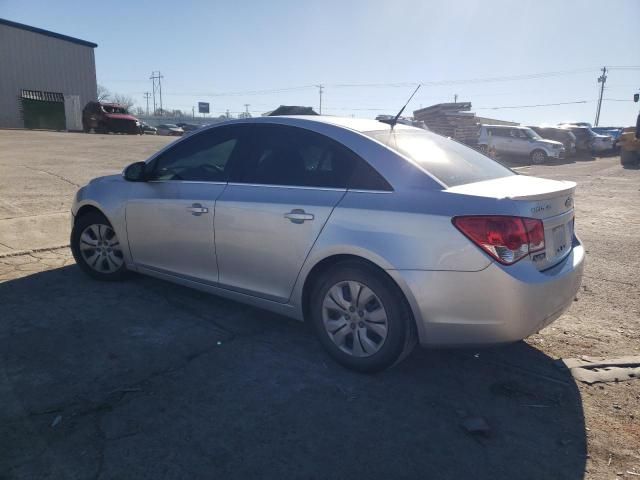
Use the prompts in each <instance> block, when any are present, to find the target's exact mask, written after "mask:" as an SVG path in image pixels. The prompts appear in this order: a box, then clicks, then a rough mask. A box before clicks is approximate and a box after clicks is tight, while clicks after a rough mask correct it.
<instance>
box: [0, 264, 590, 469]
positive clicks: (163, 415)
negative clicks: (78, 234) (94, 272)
mask: <svg viewBox="0 0 640 480" xmlns="http://www.w3.org/2000/svg"><path fill="white" fill-rule="evenodd" d="M461 301H462V299H461ZM0 319H1V321H0V342H1V343H0V352H2V357H1V359H2V360H1V364H0V367H1V368H0V425H2V426H1V427H0V452H1V453H0V472H3V473H4V474H6V475H7V477H8V478H43V477H47V478H64V479H72V478H79V479H80V478H82V479H84V478H102V479H109V478H136V479H141V478H150V479H155V480H157V479H164V478H189V479H198V478H207V479H211V478H225V479H227V478H242V479H247V478H261V479H263V478H274V479H276V478H277V479H282V478H317V479H325V478H381V479H390V478H393V479H395V478H420V479H429V478H438V479H446V478H451V479H463V478H464V479H467V478H474V479H498V478H504V479H514V478H517V479H525V478H531V479H541V478H562V479H579V478H583V473H584V468H585V461H586V439H585V424H584V416H583V411H582V404H581V399H580V395H579V391H578V389H577V388H576V386H575V384H574V382H573V381H572V379H571V378H570V377H569V376H568V375H567V373H566V372H565V371H563V370H561V369H559V368H557V367H556V366H555V363H554V361H553V360H552V359H550V358H549V357H547V356H546V355H544V354H543V353H542V352H540V351H539V350H536V349H535V348H532V347H530V346H528V345H527V344H526V343H524V342H521V343H518V344H515V345H511V346H508V347H503V348H494V349H484V350H473V349H472V350H457V351H456V350H447V351H444V350H443V351H425V350H416V351H415V352H414V354H413V355H411V356H410V357H409V358H408V359H407V360H405V361H404V362H403V363H401V364H400V365H398V366H396V367H395V368H393V369H391V370H388V371H386V372H384V373H381V374H378V375H360V374H356V373H352V372H350V371H347V370H345V369H343V368H341V367H339V366H337V365H336V364H334V363H333V362H332V361H331V360H329V358H328V357H327V356H326V355H325V353H324V352H323V351H322V349H321V347H320V346H319V344H318V342H317V341H316V340H315V339H314V338H313V337H312V335H311V333H310V331H309V329H307V328H306V326H305V325H304V324H302V323H299V322H295V321H292V320H288V319H285V318H283V317H279V316H276V315H273V314H270V313H267V312H264V311H261V310H257V309H254V308H251V307H247V306H244V305H240V304H237V303H234V302H230V301H226V300H222V299H219V298H216V297H213V296H208V295H205V294H201V293H199V292H196V291H192V290H188V289H186V288H182V287H179V286H175V285H171V284H167V283H163V282H160V281H156V280H153V279H149V278H143V277H139V276H136V277H134V278H132V279H131V280H128V281H125V282H122V283H100V282H96V281H92V280H89V279H87V278H86V277H85V276H84V275H83V274H82V273H81V272H80V271H79V269H77V268H76V267H75V266H72V267H65V268H60V269H57V270H51V271H47V272H43V273H37V274H33V275H31V276H28V277H25V278H21V279H16V280H11V281H6V282H4V283H0ZM0 476H3V475H0ZM3 478H4V476H3Z"/></svg>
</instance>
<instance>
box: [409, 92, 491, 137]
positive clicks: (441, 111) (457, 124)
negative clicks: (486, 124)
mask: <svg viewBox="0 0 640 480" xmlns="http://www.w3.org/2000/svg"><path fill="white" fill-rule="evenodd" d="M469 110H471V102H459V103H438V104H437V105H431V106H430V107H427V108H421V109H419V110H415V111H414V112H413V116H414V118H415V119H416V120H419V121H420V120H421V121H423V122H424V123H425V125H426V126H427V127H429V130H431V131H433V132H435V133H438V134H440V135H443V136H445V137H451V138H454V139H456V140H458V141H459V142H462V143H466V144H467V145H475V144H477V143H478V132H479V127H478V121H477V119H476V114H475V113H473V112H470V111H469Z"/></svg>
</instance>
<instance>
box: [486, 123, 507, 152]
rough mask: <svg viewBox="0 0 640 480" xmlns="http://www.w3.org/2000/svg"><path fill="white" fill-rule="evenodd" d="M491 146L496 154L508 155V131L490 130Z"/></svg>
mask: <svg viewBox="0 0 640 480" xmlns="http://www.w3.org/2000/svg"><path fill="white" fill-rule="evenodd" d="M490 132H491V145H492V146H493V148H495V150H496V152H497V153H498V154H505V153H510V151H509V137H508V135H509V130H507V129H505V128H491V129H490Z"/></svg>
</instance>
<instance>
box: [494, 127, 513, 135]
mask: <svg viewBox="0 0 640 480" xmlns="http://www.w3.org/2000/svg"><path fill="white" fill-rule="evenodd" d="M491 134H492V135H493V136H494V137H508V136H509V132H508V131H507V130H505V129H504V128H492V129H491Z"/></svg>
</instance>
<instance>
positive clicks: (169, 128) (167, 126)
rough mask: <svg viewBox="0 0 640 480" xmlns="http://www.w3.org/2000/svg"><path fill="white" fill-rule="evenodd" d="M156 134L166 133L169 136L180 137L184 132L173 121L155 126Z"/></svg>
mask: <svg viewBox="0 0 640 480" xmlns="http://www.w3.org/2000/svg"><path fill="white" fill-rule="evenodd" d="M156 134H157V135H165V136H166V135H168V136H170V137H180V136H181V135H183V134H184V130H183V129H182V128H181V127H179V126H177V125H174V124H173V123H163V124H162V125H158V126H157V127H156Z"/></svg>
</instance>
